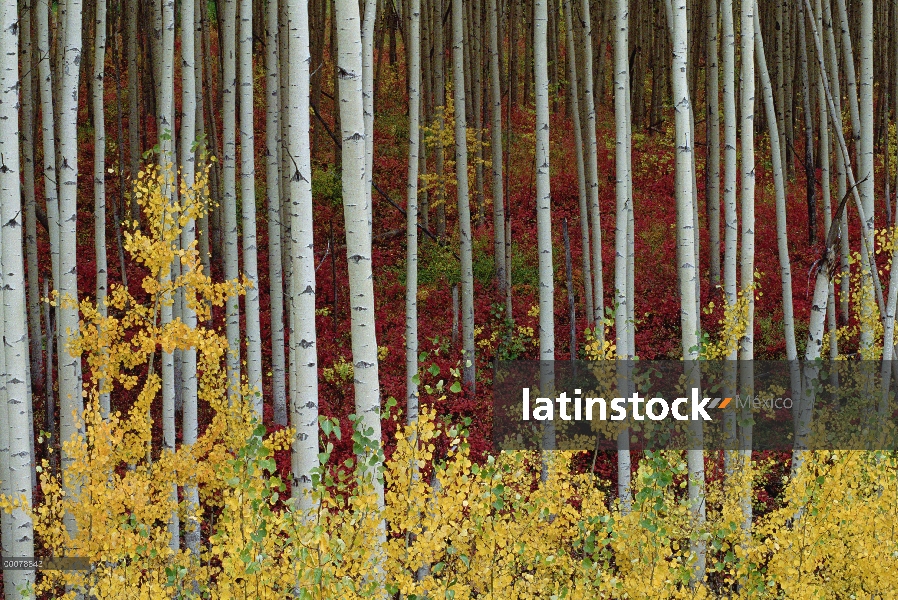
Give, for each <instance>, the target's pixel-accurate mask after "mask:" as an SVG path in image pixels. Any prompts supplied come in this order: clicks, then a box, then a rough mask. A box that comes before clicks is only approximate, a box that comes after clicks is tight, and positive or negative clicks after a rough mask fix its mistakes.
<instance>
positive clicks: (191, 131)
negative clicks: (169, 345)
mask: <svg viewBox="0 0 898 600" xmlns="http://www.w3.org/2000/svg"><path fill="white" fill-rule="evenodd" d="M195 1H196V0H181V157H180V158H181V178H182V180H183V183H184V187H185V189H187V190H192V189H193V188H194V185H195V183H196V159H195V155H196V153H195V150H196V149H195V147H194V145H195V143H196V140H197V118H196V116H197V99H198V97H201V96H200V95H199V94H197V89H196V81H197V78H196V65H197V54H196V47H195V46H196V40H197V39H198V37H199V36H197V35H196V34H197V30H196V22H195V19H196V10H195ZM188 193H189V192H188ZM185 202H186V199H185ZM195 243H196V222H195V221H194V220H192V219H191V220H190V221H189V222H187V223H186V224H184V226H183V228H182V230H181V247H182V248H183V249H184V250H192V249H193V247H194V245H195ZM181 319H182V320H183V322H184V324H185V325H187V327H190V328H195V327H196V326H197V321H196V312H194V310H193V309H191V308H190V305H189V304H188V303H186V302H185V303H184V309H183V312H182V313H181ZM181 360H182V368H181V381H180V382H178V384H179V385H180V386H181V402H182V413H181V417H182V424H181V443H182V444H183V445H185V446H192V445H193V444H195V443H196V440H197V429H198V427H197V373H196V348H187V349H185V350H183V351H182V354H181ZM184 497H185V499H186V501H187V514H186V517H187V524H186V525H185V528H184V542H185V545H186V546H187V548H188V549H189V550H190V553H191V555H192V558H193V560H194V561H198V560H199V558H200V556H199V554H200V522H199V513H200V505H199V493H198V490H197V487H196V485H195V484H194V483H193V482H191V483H190V484H188V485H186V486H185V487H184Z"/></svg>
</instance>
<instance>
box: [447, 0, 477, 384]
mask: <svg viewBox="0 0 898 600" xmlns="http://www.w3.org/2000/svg"><path fill="white" fill-rule="evenodd" d="M464 43H465V36H464V6H463V5H462V0H452V59H453V65H452V87H453V90H452V91H453V93H454V94H455V177H456V179H457V185H456V190H457V198H458V229H459V239H460V241H461V248H460V251H459V254H460V255H461V305H462V306H461V328H462V363H463V369H462V380H463V381H464V383H465V384H466V385H468V386H470V388H471V391H472V392H473V391H474V390H475V386H476V384H475V379H474V378H475V374H476V365H475V356H474V267H473V258H472V237H471V205H470V198H469V194H468V145H467V142H468V138H467V120H466V116H465V115H466V113H465V72H464V68H465V60H464Z"/></svg>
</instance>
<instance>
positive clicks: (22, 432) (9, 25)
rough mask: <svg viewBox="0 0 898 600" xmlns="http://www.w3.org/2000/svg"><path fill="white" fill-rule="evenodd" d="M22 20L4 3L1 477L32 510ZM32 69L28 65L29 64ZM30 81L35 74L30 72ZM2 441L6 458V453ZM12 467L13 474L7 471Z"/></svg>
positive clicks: (24, 578) (22, 518) (27, 546)
mask: <svg viewBox="0 0 898 600" xmlns="http://www.w3.org/2000/svg"><path fill="white" fill-rule="evenodd" d="M19 25H20V22H19V18H18V15H17V13H16V3H15V2H4V3H2V4H0V32H2V34H0V40H2V42H0V167H2V168H0V242H2V243H0V247H2V250H0V256H2V258H0V270H2V273H3V274H2V276H0V286H2V289H3V292H2V294H0V302H2V304H3V308H2V314H0V318H2V320H3V322H4V325H3V329H2V339H3V348H2V349H0V352H3V353H4V364H3V365H0V366H2V367H4V368H2V369H0V379H2V380H5V384H6V385H5V394H2V395H5V398H0V399H2V400H5V402H3V403H2V404H0V410H2V411H6V412H5V415H4V418H3V419H2V420H0V428H7V431H8V451H7V453H6V454H7V457H8V460H7V461H6V462H7V464H6V465H2V464H0V475H2V476H3V477H7V476H8V479H7V481H8V482H9V483H8V486H4V488H6V489H4V492H8V493H9V494H10V495H11V496H12V497H15V498H24V499H25V502H26V506H31V500H32V481H31V473H32V464H31V441H32V439H33V435H32V431H33V423H32V420H31V418H30V415H29V413H30V404H31V397H30V394H29V390H28V320H27V313H26V308H25V304H26V302H25V261H24V256H23V254H22V236H23V232H22V230H23V226H24V221H23V219H22V196H21V194H22V187H21V181H20V177H21V173H20V162H19V115H18V108H19V86H20V83H21V82H20V79H19ZM26 69H27V66H26ZM26 76H28V77H30V76H31V75H30V70H29V71H28V72H27V73H26ZM3 442H4V440H3V439H2V438H0V454H2V453H3V445H4V444H3ZM4 466H6V467H7V468H8V469H9V470H8V472H7V471H5V470H3V467H4ZM6 519H8V521H7V522H8V529H7V528H3V529H4V530H3V531H2V534H4V536H7V535H8V536H9V537H8V538H7V537H5V538H4V539H5V540H8V541H6V542H5V543H4V544H3V546H4V547H3V550H5V551H6V552H7V554H4V556H34V527H33V524H32V522H31V517H30V515H29V514H28V512H26V511H25V510H23V509H21V508H18V509H15V510H13V511H12V513H11V514H10V515H9V516H7V517H6ZM3 579H4V588H5V591H4V593H5V596H6V598H8V599H10V600H13V599H18V598H24V597H26V596H25V595H23V594H22V593H21V592H20V590H22V588H24V587H26V586H29V587H30V586H32V585H33V584H34V571H33V570H23V571H5V572H4V577H3Z"/></svg>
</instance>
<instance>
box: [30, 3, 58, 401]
mask: <svg viewBox="0 0 898 600" xmlns="http://www.w3.org/2000/svg"><path fill="white" fill-rule="evenodd" d="M34 10H35V18H34V21H35V32H36V37H37V53H38V56H39V57H40V58H41V60H38V61H37V73H38V87H39V88H40V96H41V144H42V146H43V152H42V154H43V169H42V171H43V173H42V174H43V178H44V200H45V201H46V206H47V226H48V229H49V232H48V233H49V237H50V265H51V273H52V276H53V287H54V288H58V287H59V283H60V280H59V229H60V221H59V196H58V189H59V188H58V184H59V182H58V180H57V176H56V129H55V126H54V122H55V121H54V119H55V118H56V117H55V115H56V112H55V111H54V110H53V77H52V75H51V73H50V60H49V59H47V58H46V57H48V56H50V19H49V13H48V10H49V8H48V6H47V3H45V2H35V3H34ZM47 368H48V369H51V370H52V369H53V366H52V365H51V364H47ZM48 393H52V390H50V391H49V392H48Z"/></svg>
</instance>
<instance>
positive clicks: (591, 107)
mask: <svg viewBox="0 0 898 600" xmlns="http://www.w3.org/2000/svg"><path fill="white" fill-rule="evenodd" d="M608 5H609V9H608V10H609V11H610V10H611V8H610V5H611V3H610V2H609V3H608ZM580 12H581V19H582V26H583V101H584V103H585V106H584V107H583V108H584V111H583V114H584V115H585V116H586V123H585V125H586V140H585V143H586V155H585V161H586V187H587V188H588V189H589V220H590V221H591V224H592V246H591V250H592V257H591V261H590V267H591V268H592V302H593V314H592V315H591V316H590V319H591V320H592V321H593V322H596V323H600V322H601V321H602V319H604V318H605V285H604V280H603V278H602V215H601V213H600V212H599V158H598V143H597V141H596V105H595V94H596V92H595V89H594V88H595V85H594V80H593V55H592V54H593V52H592V38H593V33H592V18H591V17H590V5H589V0H582V1H581V4H580ZM601 75H602V72H601V71H599V79H600V80H601ZM584 248H585V246H584ZM596 330H597V331H596V338H597V339H598V341H599V344H600V345H601V344H604V342H605V328H604V327H597V328H596Z"/></svg>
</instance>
